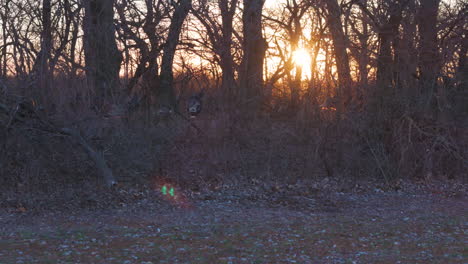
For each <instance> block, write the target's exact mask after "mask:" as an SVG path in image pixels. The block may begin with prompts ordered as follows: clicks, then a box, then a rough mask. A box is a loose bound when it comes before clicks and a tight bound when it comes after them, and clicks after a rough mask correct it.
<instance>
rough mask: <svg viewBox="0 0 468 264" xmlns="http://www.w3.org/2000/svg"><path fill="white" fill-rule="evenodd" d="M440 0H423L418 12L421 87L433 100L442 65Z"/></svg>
mask: <svg viewBox="0 0 468 264" xmlns="http://www.w3.org/2000/svg"><path fill="white" fill-rule="evenodd" d="M439 3H440V0H421V6H420V9H419V14H418V26H419V27H418V29H419V36H420V44H419V50H420V52H419V70H420V86H419V87H420V89H421V91H423V93H424V94H427V96H428V102H429V101H432V99H433V98H432V97H433V96H434V88H435V86H436V80H437V75H438V74H439V70H438V69H439V68H440V65H439V63H438V61H439V52H438V50H437V49H438V46H437V12H438V8H439Z"/></svg>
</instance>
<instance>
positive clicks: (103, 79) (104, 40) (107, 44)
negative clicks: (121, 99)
mask: <svg viewBox="0 0 468 264" xmlns="http://www.w3.org/2000/svg"><path fill="white" fill-rule="evenodd" d="M83 1H84V8H85V17H84V25H83V31H84V53H85V61H86V75H87V77H88V79H89V81H90V82H91V84H92V86H93V87H94V89H95V92H96V98H95V102H96V105H97V106H98V107H99V108H100V107H102V105H103V104H104V101H105V100H106V98H109V97H110V96H111V95H112V94H113V91H114V90H115V89H116V87H117V86H118V85H119V70H120V63H121V62H122V54H121V53H120V52H119V50H118V49H117V44H116V39H115V26H114V9H113V5H114V0H83Z"/></svg>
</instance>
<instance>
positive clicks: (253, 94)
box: [239, 0, 268, 106]
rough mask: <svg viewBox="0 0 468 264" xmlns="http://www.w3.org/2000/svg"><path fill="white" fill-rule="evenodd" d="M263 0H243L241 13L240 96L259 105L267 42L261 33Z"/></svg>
mask: <svg viewBox="0 0 468 264" xmlns="http://www.w3.org/2000/svg"><path fill="white" fill-rule="evenodd" d="M264 3H265V1H264V0H244V12H243V13H242V22H243V35H244V40H243V43H242V50H243V53H244V54H243V58H242V62H241V70H240V73H239V74H240V78H239V79H240V87H239V89H240V98H239V99H241V100H243V101H248V102H250V103H252V105H257V106H258V105H259V102H260V99H261V96H262V87H263V60H264V58H265V52H266V50H267V48H268V44H267V43H266V41H265V39H264V38H263V35H262V9H263V4H264Z"/></svg>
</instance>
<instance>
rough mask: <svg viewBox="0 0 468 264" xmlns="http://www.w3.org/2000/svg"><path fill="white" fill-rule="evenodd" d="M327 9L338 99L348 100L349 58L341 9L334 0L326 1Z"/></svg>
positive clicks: (350, 94) (349, 85)
mask: <svg viewBox="0 0 468 264" xmlns="http://www.w3.org/2000/svg"><path fill="white" fill-rule="evenodd" d="M326 4H327V9H328V13H327V14H328V23H329V27H330V33H331V36H332V39H333V49H334V53H335V59H336V68H337V70H338V83H339V87H338V90H337V93H338V95H339V96H340V97H344V98H350V97H351V96H352V92H351V90H350V89H351V74H350V68H349V58H348V53H347V52H346V48H347V45H346V41H347V39H346V36H345V34H344V31H343V25H342V23H341V9H340V6H339V5H338V2H337V1H336V0H328V1H326Z"/></svg>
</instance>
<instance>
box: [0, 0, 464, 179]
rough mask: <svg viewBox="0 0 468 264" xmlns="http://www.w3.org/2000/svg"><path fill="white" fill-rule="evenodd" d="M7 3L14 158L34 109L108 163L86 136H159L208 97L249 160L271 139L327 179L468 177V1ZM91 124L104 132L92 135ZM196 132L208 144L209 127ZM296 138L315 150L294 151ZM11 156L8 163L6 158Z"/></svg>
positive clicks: (6, 65) (0, 63) (7, 105)
mask: <svg viewBox="0 0 468 264" xmlns="http://www.w3.org/2000/svg"><path fill="white" fill-rule="evenodd" d="M0 6H1V8H0V29H1V32H0V82H1V83H0V84H1V86H0V103H1V106H2V108H1V109H0V110H2V111H3V112H0V113H3V117H2V118H1V119H0V121H1V123H0V125H2V126H3V128H2V129H3V130H4V131H3V132H2V133H3V135H5V136H4V137H3V138H4V139H3V146H4V149H5V150H7V149H9V151H11V152H9V153H10V154H11V153H12V152H17V151H19V150H18V149H15V147H18V146H17V145H14V146H15V147H13V145H8V143H7V142H8V140H9V139H8V138H10V140H13V139H11V138H14V136H12V135H16V136H17V137H18V134H15V133H12V132H11V130H12V129H13V128H14V127H15V126H14V123H15V120H16V123H22V124H23V125H24V124H28V123H27V121H26V120H25V119H24V118H23V117H24V116H26V114H27V113H26V112H33V113H35V114H36V115H38V116H40V117H41V118H40V120H41V126H44V124H52V123H54V124H56V126H58V127H64V126H67V127H75V128H77V129H78V130H80V131H81V132H80V133H82V134H83V137H81V136H80V135H79V133H75V132H71V131H70V130H69V129H58V130H57V131H56V132H57V133H58V134H61V135H62V136H64V135H69V136H72V137H73V135H75V136H74V138H75V139H77V140H75V141H77V142H78V143H80V144H81V145H82V146H84V147H85V149H86V150H87V152H88V153H91V154H90V156H91V157H93V155H94V156H95V157H97V156H99V155H97V154H96V153H94V150H93V149H94V148H96V149H103V148H105V147H104V145H105V143H102V142H101V141H99V142H94V143H93V139H94V138H99V137H101V136H102V138H104V139H103V140H104V142H105V141H106V140H107V139H109V138H110V137H109V136H108V135H109V134H105V133H104V132H102V131H107V130H105V129H103V130H96V129H90V128H89V127H92V126H100V125H102V124H104V123H106V122H108V120H109V117H118V118H122V116H129V115H131V113H134V112H132V111H137V112H136V113H140V114H141V113H145V115H146V117H148V118H147V119H148V120H150V122H149V123H150V124H155V123H158V122H153V121H151V120H162V119H165V118H167V116H168V115H175V116H184V98H187V97H188V96H190V94H193V93H196V92H200V91H204V92H205V93H206V94H207V96H205V99H206V102H204V103H205V104H206V108H205V109H206V113H202V115H203V114H205V119H212V120H218V121H219V119H220V118H221V119H222V118H224V119H223V120H222V121H219V123H221V125H217V126H216V127H217V128H216V129H218V130H219V131H221V130H222V131H225V130H226V131H227V132H222V133H226V134H223V135H224V138H238V141H237V143H236V144H237V145H236V146H237V147H239V148H243V147H242V146H248V145H249V144H250V145H252V144H253V145H255V144H256V143H253V142H250V143H248V142H247V143H246V142H245V140H244V139H245V138H247V139H246V140H247V141H248V140H253V139H252V138H255V137H257V136H258V137H264V136H265V135H269V137H272V138H270V140H271V141H269V142H284V144H283V145H282V144H279V143H278V145H274V146H275V147H277V148H278V149H277V153H292V152H294V153H295V154H291V155H292V156H294V157H296V156H297V157H300V158H299V159H300V160H302V161H298V162H299V164H300V165H299V167H301V166H302V167H314V166H317V167H320V168H323V171H325V173H326V174H327V175H328V176H333V175H336V174H337V173H336V171H341V172H343V171H345V172H349V171H358V173H357V174H365V173H363V170H367V169H369V168H371V169H369V170H370V171H371V173H370V174H376V175H380V176H383V177H384V178H385V179H386V181H388V180H389V177H390V175H399V176H402V175H403V176H404V175H406V176H416V177H426V176H428V175H429V176H431V175H434V174H438V175H442V176H443V177H449V178H457V177H462V178H466V177H465V176H466V166H467V160H466V154H467V153H466V143H467V142H466V138H465V137H464V136H463V134H465V132H466V128H465V129H463V127H466V122H467V120H466V117H467V113H468V109H467V107H468V103H467V102H468V101H467V99H468V97H467V90H468V89H467V78H468V72H467V66H466V57H467V56H466V55H467V49H468V34H467V32H468V3H467V2H466V1H463V0H451V1H449V0H446V1H441V0H401V1H400V0H399V1H394V0H375V1H366V0H345V1H338V0H282V1H279V0H278V1H266V2H265V1H264V0H41V1H36V0H0ZM299 50H300V51H301V52H302V53H297V51H299ZM297 54H299V56H298V55H297ZM301 56H302V58H301ZM205 99H204V100H205ZM135 109H136V110H135ZM138 111H139V112H138ZM20 112H24V113H21V114H22V116H23V117H21V118H19V117H17V116H18V114H19V113H20ZM91 112H92V115H93V118H95V119H93V120H98V121H96V122H94V121H93V122H91V123H89V122H88V123H87V125H83V123H86V121H83V120H84V119H85V118H83V116H87V115H91V114H90V113H91ZM220 112H222V113H225V114H223V115H220V114H219V113H220ZM70 113H73V114H70ZM175 113H177V114H175ZM138 115H139V114H136V116H138ZM0 116H1V115H0ZM220 116H222V117H220ZM265 116H268V118H267V119H265V118H266V117H265ZM133 117H135V114H134V115H133ZM275 117H278V118H277V119H275ZM258 118H260V119H262V118H263V119H262V120H263V122H265V123H267V124H269V125H270V126H269V127H270V128H269V129H273V128H272V124H273V123H275V122H276V121H275V120H282V121H281V122H283V121H284V120H287V121H285V122H290V123H288V125H286V126H285V127H287V128H285V130H284V131H286V130H287V131H290V130H292V131H293V132H287V133H286V132H285V135H286V134H287V135H288V136H287V137H288V139H287V140H286V139H285V141H281V140H279V141H278V140H277V139H275V138H273V137H274V133H270V132H268V131H267V130H261V129H260V128H258V130H255V129H254V130H250V131H248V132H247V131H244V130H243V129H244V128H245V127H249V126H248V125H245V124H246V122H247V123H248V122H249V120H257V119H258ZM272 118H273V119H272ZM181 119H182V120H184V122H187V123H189V122H192V121H188V119H186V118H183V117H181ZM99 120H101V121H99ZM102 120H107V121H102ZM127 121H128V119H127ZM35 122H36V121H35ZM129 122H130V121H129ZM193 122H195V123H192V124H190V125H189V127H192V128H194V127H195V128H197V129H196V131H197V133H207V132H206V130H209V129H212V127H210V126H204V123H203V122H201V121H200V122H199V123H196V122H197V121H193ZM278 122H279V121H278ZM259 123H262V122H257V124H259ZM106 124H108V123H106ZM112 124H114V123H112ZM29 126H32V125H31V124H29ZM111 126H112V125H111ZM168 126H169V127H171V123H170V122H169V124H168ZM174 126H175V125H174ZM236 126H237V127H238V129H237V130H236ZM84 127H88V128H86V129H85V128H84ZM130 127H131V125H130ZM219 127H223V129H220V128H219ZM224 127H228V128H229V129H227V128H226V129H225V130H224ZM233 127H234V128H233ZM114 128H115V127H114ZM48 129H49V130H47V129H42V130H41V131H42V132H44V131H45V132H49V133H50V132H51V130H50V127H49V128H48ZM262 129H263V128H262ZM176 130H177V129H174V130H173V131H176ZM203 130H205V132H204V131H203ZM90 131H91V132H90ZM97 131H98V132H97ZM99 131H101V132H102V133H104V134H100V133H101V132H99ZM200 131H201V132H200ZM23 132H24V131H23ZM36 132H37V131H36ZM36 132H35V133H36ZM45 132H44V133H45ZM192 132H193V131H192ZM37 133H38V132H37ZM93 133H94V134H93ZM106 133H107V132H106ZM109 133H110V132H109ZM174 133H175V132H174ZM174 133H172V134H174ZM209 133H210V132H208V134H209ZM220 133H221V132H220ZM98 134H99V135H98ZM253 135H256V136H253ZM160 137H165V136H164V135H162V136H161V135H160ZM200 137H202V136H197V138H200ZM125 138H126V139H128V137H127V136H126V137H125ZM139 138H140V139H141V138H142V137H139ZM220 138H223V137H221V136H220ZM16 140H18V142H20V141H22V140H23V139H19V138H17V139H16ZM206 140H207V141H210V142H211V141H213V139H212V138H210V139H206ZM220 140H221V139H220ZM275 140H277V141H275ZM289 140H303V141H301V142H302V143H300V144H299V145H301V147H304V146H314V147H310V148H307V150H305V149H304V152H301V153H299V152H297V153H296V152H295V151H297V149H293V150H290V149H289V146H291V144H292V143H291V142H290V141H289ZM13 141H14V140H13ZM113 142H114V141H113ZM93 144H94V146H93ZM258 144H260V143H258ZM262 144H263V143H262ZM271 144H273V143H271ZM275 144H276V143H275ZM293 145H294V144H293ZM285 146H287V147H285ZM295 146H296V147H298V145H295ZM464 146H465V147H464ZM275 147H273V148H275ZM283 147H284V148H283ZM90 149H91V151H89V150H90ZM51 151H52V150H51ZM207 151H208V150H207ZM256 151H260V150H258V149H257V150H256ZM7 152H8V151H5V152H4V153H7ZM97 152H99V151H97ZM270 152H271V148H270ZM93 153H94V154H93ZM304 153H305V154H304ZM96 155H97V156H96ZM161 155H162V154H161ZM226 155H227V154H226ZM268 155H269V156H265V155H263V154H262V155H260V154H259V157H261V158H264V157H268V163H270V164H273V163H275V158H274V157H272V156H271V155H273V156H274V155H276V154H271V153H270V154H268ZM278 155H279V156H278V157H277V158H278V160H284V159H287V158H285V157H284V155H283V154H278ZM281 155H283V156H281ZM291 155H289V156H288V157H290V156H291ZM104 156H105V155H104ZM163 156H164V155H163ZM222 156H223V155H219V156H218V157H222ZM227 156H229V155H227ZM280 156H281V157H280ZM286 156H287V155H286ZM1 159H3V160H4V164H9V165H8V166H10V165H11V164H12V163H8V162H7V160H10V161H11V156H8V155H7V154H4V156H3V158H2V157H1V156H0V160H1ZM226 159H233V157H232V156H229V158H226ZM355 159H359V162H356V160H355ZM25 160H26V161H29V160H28V159H25ZM25 160H23V162H26V161H25ZM99 160H100V159H99V158H97V160H96V158H94V161H95V163H96V164H99V163H100V162H101V164H102V162H104V164H105V161H99ZM166 160H168V158H167V159H166ZM239 160H242V159H241V158H239ZM114 162H115V161H114ZM222 162H227V161H222ZM222 162H221V163H222ZM230 162H232V161H230ZM259 162H260V160H259ZM20 163H21V162H20ZM234 163H235V162H234ZM307 163H310V164H314V165H310V166H309V165H304V164H307ZM370 163H372V164H373V165H363V164H370ZM158 164H159V163H158ZM244 165H245V164H244ZM8 166H7V167H8ZM11 166H12V167H14V166H13V165H11ZM34 166H36V165H34ZM158 166H159V165H158ZM226 166H227V165H226ZM294 166H296V167H297V166H298V165H297V164H296V165H285V167H284V168H286V169H285V170H289V169H290V168H291V167H294ZM104 167H105V168H102V166H101V171H102V169H104V170H107V169H109V168H107V167H106V166H104ZM110 167H112V165H111V166H110ZM226 168H227V167H225V169H226ZM288 168H289V169H288ZM337 168H338V169H337ZM230 170H232V168H231V169H230ZM268 170H269V171H270V170H271V167H268ZM0 171H1V170H0ZM7 171H8V173H11V170H8V169H6V167H4V170H3V173H5V175H6V174H7ZM463 171H465V173H463ZM301 173H302V174H301ZM301 173H299V174H301V175H303V174H305V172H301ZM104 174H105V173H104ZM338 174H340V173H338ZM11 175H12V174H11ZM380 176H379V177H380ZM429 176H428V177H429ZM12 177H13V176H12ZM20 178H21V177H20ZM5 181H6V180H5ZM8 181H17V180H12V179H9V180H8ZM18 181H19V180H18Z"/></svg>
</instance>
